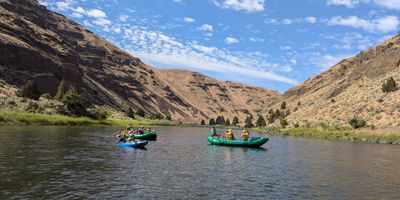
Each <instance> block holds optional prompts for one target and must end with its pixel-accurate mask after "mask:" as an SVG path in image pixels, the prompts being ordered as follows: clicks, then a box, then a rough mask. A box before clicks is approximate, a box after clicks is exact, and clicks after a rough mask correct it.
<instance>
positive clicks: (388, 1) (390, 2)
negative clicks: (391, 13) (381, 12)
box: [374, 0, 400, 10]
mask: <svg viewBox="0 0 400 200" xmlns="http://www.w3.org/2000/svg"><path fill="white" fill-rule="evenodd" d="M374 3H375V4H377V5H380V6H383V7H385V8H389V9H394V10H400V0H374Z"/></svg>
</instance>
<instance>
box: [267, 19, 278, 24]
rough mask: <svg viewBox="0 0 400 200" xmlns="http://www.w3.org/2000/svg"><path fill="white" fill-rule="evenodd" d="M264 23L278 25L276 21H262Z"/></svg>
mask: <svg viewBox="0 0 400 200" xmlns="http://www.w3.org/2000/svg"><path fill="white" fill-rule="evenodd" d="M264 23H266V24H274V25H275V24H279V22H278V20H276V19H266V20H265V21H264Z"/></svg>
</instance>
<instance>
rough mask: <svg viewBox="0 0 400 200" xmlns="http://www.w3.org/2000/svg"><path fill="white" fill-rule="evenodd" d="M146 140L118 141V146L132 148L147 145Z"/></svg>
mask: <svg viewBox="0 0 400 200" xmlns="http://www.w3.org/2000/svg"><path fill="white" fill-rule="evenodd" d="M147 143H148V141H140V142H120V143H118V144H119V146H120V147H132V148H144V147H145V146H146V145H147Z"/></svg>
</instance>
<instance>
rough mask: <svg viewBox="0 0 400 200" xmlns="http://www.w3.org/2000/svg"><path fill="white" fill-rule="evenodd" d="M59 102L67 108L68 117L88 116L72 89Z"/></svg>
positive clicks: (79, 97)
mask: <svg viewBox="0 0 400 200" xmlns="http://www.w3.org/2000/svg"><path fill="white" fill-rule="evenodd" d="M61 102H62V103H63V104H64V105H65V106H66V107H67V111H68V112H69V114H70V115H73V116H88V112H87V110H86V107H85V104H84V102H83V100H82V97H81V96H80V95H79V94H78V92H77V91H75V90H74V89H69V90H68V91H67V93H66V94H65V95H64V97H63V99H62V101H61Z"/></svg>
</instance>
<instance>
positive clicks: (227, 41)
mask: <svg viewBox="0 0 400 200" xmlns="http://www.w3.org/2000/svg"><path fill="white" fill-rule="evenodd" d="M224 41H225V43H226V44H234V43H238V42H239V40H238V39H236V38H233V37H227V38H225V40H224Z"/></svg>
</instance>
